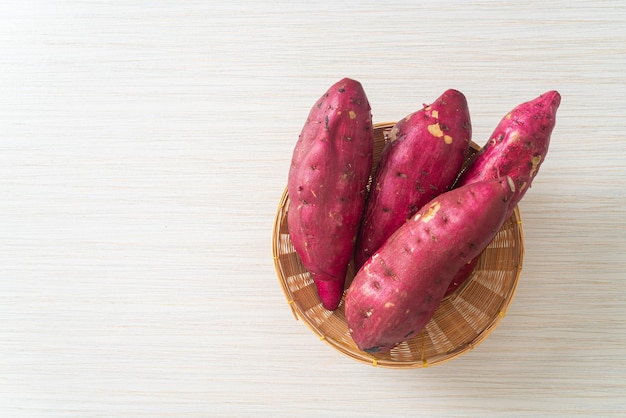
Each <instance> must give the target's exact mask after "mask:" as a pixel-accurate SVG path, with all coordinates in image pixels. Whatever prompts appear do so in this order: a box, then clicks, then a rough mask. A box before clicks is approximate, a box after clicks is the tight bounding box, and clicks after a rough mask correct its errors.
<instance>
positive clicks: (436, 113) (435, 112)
mask: <svg viewBox="0 0 626 418" xmlns="http://www.w3.org/2000/svg"><path fill="white" fill-rule="evenodd" d="M430 116H432V117H433V118H439V111H438V110H433V111H432V112H431V114H430Z"/></svg>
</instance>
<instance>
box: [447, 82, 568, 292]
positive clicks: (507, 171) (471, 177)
mask: <svg viewBox="0 0 626 418" xmlns="http://www.w3.org/2000/svg"><path fill="white" fill-rule="evenodd" d="M560 103H561V95H560V94H559V93H558V92H557V91H555V90H552V91H548V92H545V93H544V94H542V95H541V96H539V97H537V98H535V99H533V100H530V101H528V102H525V103H522V104H520V105H518V106H516V107H515V108H513V110H511V111H510V112H509V113H507V114H506V115H505V116H504V117H503V118H502V120H501V121H500V122H499V123H498V125H497V126H496V129H495V130H494V131H493V133H492V134H491V137H490V139H489V141H488V142H487V143H486V144H485V145H484V146H483V148H482V149H481V150H480V151H479V152H478V153H477V154H476V156H475V159H474V160H473V162H472V163H471V164H470V165H469V166H468V168H467V169H466V170H465V171H464V172H463V173H462V174H461V175H460V176H459V178H458V180H457V181H456V183H455V186H454V187H462V186H464V185H467V184H470V183H473V182H476V181H480V180H485V179H489V178H498V177H503V176H509V177H511V179H513V181H514V182H515V187H516V190H515V194H514V195H513V198H512V199H511V202H510V204H509V210H508V212H507V216H506V218H507V219H508V218H509V217H510V216H511V215H512V214H513V211H514V210H515V207H516V206H517V204H518V203H519V202H520V201H521V200H522V198H523V197H524V195H525V194H526V192H527V191H528V189H529V188H530V187H531V184H532V182H533V180H534V178H535V177H536V176H537V173H538V172H539V168H540V167H541V164H542V163H543V161H544V160H545V158H546V155H547V153H548V147H549V145H550V138H551V136H552V131H553V129H554V126H555V123H556V112H557V109H558V108H559V105H560ZM474 264H475V262H474ZM471 273H472V269H470V268H466V269H464V271H460V272H459V274H458V276H457V277H456V278H455V280H454V281H453V282H452V283H451V284H450V288H449V289H448V291H447V292H446V295H449V294H451V293H453V292H454V291H455V290H456V289H457V288H458V287H459V286H460V285H462V284H463V282H465V280H467V278H468V277H469V276H470V274H471Z"/></svg>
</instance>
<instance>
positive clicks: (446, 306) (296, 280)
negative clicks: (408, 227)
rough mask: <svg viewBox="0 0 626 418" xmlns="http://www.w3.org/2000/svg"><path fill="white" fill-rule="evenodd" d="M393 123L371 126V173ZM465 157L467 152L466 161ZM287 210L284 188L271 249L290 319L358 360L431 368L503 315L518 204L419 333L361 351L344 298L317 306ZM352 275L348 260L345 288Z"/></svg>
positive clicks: (519, 236) (514, 255) (518, 259)
mask: <svg viewBox="0 0 626 418" xmlns="http://www.w3.org/2000/svg"><path fill="white" fill-rule="evenodd" d="M393 125H394V123H380V124H375V125H374V165H373V168H372V173H373V171H374V170H375V167H376V164H377V162H378V160H379V158H380V154H381V151H382V148H383V147H384V145H385V143H386V140H387V139H386V138H387V134H388V132H389V130H390V129H391V128H392V127H393ZM479 149H480V148H479V147H478V145H476V144H475V143H472V148H471V151H472V153H470V154H472V155H474V154H475V153H476V152H477V151H478V150H479ZM470 159H471V156H469V157H468V160H467V161H466V164H467V163H468V161H469V160H470ZM288 209H289V194H288V192H287V189H286V188H285V191H284V193H283V195H282V198H281V200H280V203H279V205H278V212H277V213H276V218H275V220H274V230H273V234H272V244H273V245H272V251H273V256H274V264H275V267H276V273H277V275H278V279H279V281H280V284H281V286H282V289H283V292H284V293H285V297H286V298H287V303H288V304H289V306H290V307H291V310H292V312H293V314H294V316H295V318H296V319H297V320H298V319H299V320H302V322H304V323H305V324H306V325H307V326H308V327H309V328H310V329H311V331H313V332H314V333H315V334H316V335H317V336H318V337H319V338H320V339H321V340H323V341H325V342H326V343H327V344H329V345H330V346H332V347H333V348H335V349H336V350H338V351H340V352H341V353H343V354H345V355H347V356H349V357H352V358H353V359H355V360H358V361H360V362H363V363H368V364H371V365H374V366H381V367H388V368H399V369H412V368H421V367H428V366H434V365H437V364H440V363H443V362H446V361H448V360H451V359H453V358H456V357H459V356H460V355H462V354H464V353H466V352H467V351H469V350H471V349H473V348H475V347H476V346H477V345H478V344H480V343H481V342H482V341H484V340H485V339H486V338H487V337H488V336H489V334H490V333H491V332H492V331H493V330H494V329H495V328H496V326H497V325H498V324H499V322H500V321H501V320H502V318H504V315H505V313H506V311H507V308H508V307H509V305H510V303H511V301H512V299H513V296H514V294H515V290H516V288H517V283H518V280H519V276H520V273H521V270H522V261H523V256H524V236H523V229H522V221H521V216H520V212H519V208H518V207H516V208H515V211H514V213H513V214H512V215H511V217H510V218H509V219H508V220H507V221H505V223H504V225H502V227H501V229H500V231H499V232H498V233H497V234H496V236H495V237H494V239H493V240H492V241H491V243H490V244H489V246H488V247H487V248H486V249H485V251H483V253H482V255H481V256H480V259H479V260H478V263H477V265H476V267H475V268H474V271H473V272H472V275H471V276H470V277H469V278H468V279H467V280H466V282H465V283H464V284H463V285H462V286H460V287H459V288H458V289H456V291H455V292H454V293H452V294H450V295H449V296H447V297H446V298H444V299H443V300H442V302H441V304H440V305H439V307H438V308H437V310H436V312H435V314H434V316H433V318H432V319H431V320H430V322H429V323H428V324H427V325H426V327H425V328H424V329H423V330H422V332H421V333H420V334H418V335H416V336H414V337H413V338H411V339H409V340H407V341H405V342H403V343H401V344H399V345H398V346H396V347H395V348H393V349H392V350H391V351H390V352H388V353H376V355H372V354H369V353H365V352H363V351H361V350H359V349H358V348H357V346H356V344H355V343H354V341H353V340H352V338H351V337H350V334H349V332H348V327H347V324H346V317H345V310H344V307H345V306H344V299H343V298H342V301H341V304H340V305H339V307H338V308H337V309H336V310H335V311H328V310H326V309H324V307H323V306H322V304H321V302H320V300H319V298H318V296H317V290H316V288H315V284H314V283H313V280H312V279H311V276H310V274H309V272H308V271H307V270H306V269H305V268H304V267H303V265H302V262H301V261H300V257H299V256H298V254H297V253H296V252H295V249H294V247H293V245H292V243H291V240H290V238H289V230H288V226H287V211H288ZM353 277H354V268H353V266H352V263H351V264H350V266H349V268H348V274H347V277H346V289H347V287H348V286H349V284H350V283H351V282H352V279H353ZM344 297H345V291H344Z"/></svg>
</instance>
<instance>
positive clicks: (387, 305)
mask: <svg viewBox="0 0 626 418" xmlns="http://www.w3.org/2000/svg"><path fill="white" fill-rule="evenodd" d="M513 191H514V184H513V181H512V180H511V179H510V178H506V179H500V180H498V179H493V180H485V181H481V182H476V183H472V184H469V185H467V186H464V187H460V188H457V189H454V190H450V191H448V192H445V193H443V194H441V195H439V196H438V197H436V198H435V199H433V200H432V201H431V202H429V203H427V204H426V205H425V206H423V207H422V209H420V210H419V211H418V212H417V214H416V215H415V216H414V217H412V218H411V219H409V220H407V221H406V222H405V223H404V224H403V225H402V226H401V227H400V228H398V229H397V230H396V232H395V233H394V234H393V235H392V236H391V237H390V238H389V239H388V240H387V241H386V242H385V244H384V245H383V246H382V247H381V248H380V249H379V250H378V251H377V252H376V253H374V255H373V256H372V257H371V258H370V259H369V260H368V261H367V262H366V263H365V264H364V265H363V267H362V268H361V269H360V270H359V271H358V273H357V274H356V276H355V278H354V280H353V282H352V284H351V285H350V287H349V288H348V291H347V293H346V299H345V314H346V321H347V324H348V329H349V332H350V335H351V336H352V339H353V340H354V342H355V343H356V345H357V346H358V347H359V349H361V350H363V351H366V352H369V353H376V352H385V351H388V350H390V349H391V348H393V347H394V346H396V345H397V344H398V343H400V342H402V341H404V340H407V339H409V338H411V337H412V336H414V335H416V334H418V333H419V332H420V331H421V330H422V329H423V328H424V327H425V326H426V324H427V323H428V321H429V320H430V319H431V318H432V316H433V315H434V313H435V310H436V309H437V307H438V305H439V303H440V302H441V300H442V299H443V296H444V293H445V291H446V289H447V288H448V285H449V283H450V280H451V279H452V277H453V276H454V274H455V273H456V272H457V271H458V270H459V269H460V268H461V266H463V265H464V264H465V263H467V262H468V261H469V260H471V259H472V258H473V257H475V256H476V255H477V254H479V253H480V252H481V251H482V250H483V249H484V248H485V247H486V246H487V245H488V244H489V242H490V241H491V240H492V239H493V237H494V236H495V234H496V233H497V231H498V230H499V228H500V227H501V226H502V224H503V222H504V220H505V214H506V212H507V210H508V205H509V201H510V199H511V197H512V195H513Z"/></svg>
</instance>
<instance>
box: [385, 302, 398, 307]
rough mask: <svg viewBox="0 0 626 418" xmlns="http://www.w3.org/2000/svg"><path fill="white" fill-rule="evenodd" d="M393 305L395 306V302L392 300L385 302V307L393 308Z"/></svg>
mask: <svg viewBox="0 0 626 418" xmlns="http://www.w3.org/2000/svg"><path fill="white" fill-rule="evenodd" d="M394 306H396V304H395V303H392V302H387V303H385V308H393V307H394Z"/></svg>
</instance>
